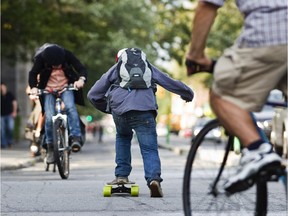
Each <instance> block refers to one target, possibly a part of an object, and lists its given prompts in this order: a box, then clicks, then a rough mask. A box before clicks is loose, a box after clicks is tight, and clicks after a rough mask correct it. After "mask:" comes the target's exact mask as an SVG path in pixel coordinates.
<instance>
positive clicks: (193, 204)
mask: <svg viewBox="0 0 288 216" xmlns="http://www.w3.org/2000/svg"><path fill="white" fill-rule="evenodd" d="M216 129H217V131H219V129H220V131H222V135H221V142H219V141H218V140H217V141H216V140H211V139H209V138H210V137H211V133H213V131H216ZM231 139H233V137H231V138H230V141H229V137H228V136H227V135H226V133H225V130H224V128H223V127H222V126H221V125H220V123H219V122H218V120H217V119H215V120H212V121H210V122H209V123H207V124H206V125H205V126H204V127H203V128H202V130H201V131H200V132H199V134H198V135H197V136H196V137H195V139H194V140H193V141H192V144H191V149H190V151H189V154H188V157H187V162H186V166H185V173H184V182H183V207H184V212H185V216H190V215H192V213H193V215H203V214H205V215H222V214H223V213H224V214H223V215H230V213H231V212H234V213H235V212H236V213H237V211H239V200H235V199H234V200H233V199H232V198H231V197H227V196H226V195H225V193H224V191H223V190H222V189H221V186H222V185H223V183H224V181H225V179H226V177H227V175H228V174H229V173H231V169H233V168H234V169H235V166H236V165H238V160H239V157H240V156H239V155H237V154H236V153H234V152H231V153H229V151H230V148H231V147H230V146H228V142H230V143H231V141H232V140H231ZM228 153H229V157H228ZM224 168H225V169H224ZM221 190H222V191H221ZM247 200H248V202H249V198H248V199H247ZM248 208H249V206H248ZM251 210H252V211H253V210H254V206H253V207H252V208H251ZM227 213H228V214H227ZM241 214H243V212H242V213H241ZM231 215H233V213H231ZM236 215H237V214H236ZM233 216H235V215H233Z"/></svg>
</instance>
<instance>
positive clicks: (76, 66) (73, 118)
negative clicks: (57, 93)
mask: <svg viewBox="0 0 288 216" xmlns="http://www.w3.org/2000/svg"><path fill="white" fill-rule="evenodd" d="M33 61H34V65H33V67H32V69H31V70H30V72H29V80H28V81H29V86H30V88H31V94H37V92H38V89H46V90H48V91H50V92H52V91H53V90H60V89H62V88H63V87H65V86H67V85H69V84H74V87H75V88H77V89H80V90H79V91H74V92H72V91H64V92H62V93H61V98H62V100H63V102H64V104H65V110H66V112H67V116H68V125H69V132H70V137H71V148H72V151H73V152H78V151H79V150H80V149H81V147H82V144H83V143H82V140H81V129H80V121H79V115H78V112H77V109H76V106H75V103H77V104H79V105H84V97H83V94H82V91H81V88H83V87H84V84H85V82H86V80H87V71H86V68H85V67H84V66H83V65H82V63H81V62H80V61H79V60H78V59H77V58H76V57H75V56H74V54H73V53H72V52H70V51H69V50H67V49H65V48H63V47H61V46H59V45H57V44H49V43H46V44H44V45H43V46H41V47H40V48H39V49H38V50H37V51H36V54H35V56H34V59H33ZM38 74H39V80H37V76H38ZM40 101H41V105H42V111H43V112H45V115H46V120H45V135H46V144H47V150H48V152H47V163H54V154H53V145H52V142H53V132H52V116H53V115H54V114H55V97H54V96H53V95H52V94H47V95H44V96H42V97H40Z"/></svg>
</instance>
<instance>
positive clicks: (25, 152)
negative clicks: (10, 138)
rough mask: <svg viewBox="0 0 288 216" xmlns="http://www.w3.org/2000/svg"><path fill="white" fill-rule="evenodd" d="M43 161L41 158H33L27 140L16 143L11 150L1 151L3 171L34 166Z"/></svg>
mask: <svg viewBox="0 0 288 216" xmlns="http://www.w3.org/2000/svg"><path fill="white" fill-rule="evenodd" d="M41 160H42V159H41V158H40V157H32V155H31V153H30V150H29V142H28V141H26V140H23V141H20V142H18V143H15V144H14V145H12V147H11V148H7V149H1V171H3V170H15V169H21V168H25V167H29V166H33V165H34V164H35V163H37V162H39V161H41Z"/></svg>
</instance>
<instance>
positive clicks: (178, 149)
mask: <svg viewBox="0 0 288 216" xmlns="http://www.w3.org/2000/svg"><path fill="white" fill-rule="evenodd" d="M158 146H159V148H162V149H167V150H169V151H172V152H174V153H175V154H177V155H184V154H188V152H189V149H186V148H181V147H173V146H171V145H169V144H162V143H159V144H158Z"/></svg>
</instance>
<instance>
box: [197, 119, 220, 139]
mask: <svg viewBox="0 0 288 216" xmlns="http://www.w3.org/2000/svg"><path fill="white" fill-rule="evenodd" d="M209 121H211V119H210V118H198V119H197V121H196V123H195V125H194V126H193V127H192V142H193V139H194V138H195V136H196V135H197V134H198V133H199V132H200V130H201V129H202V128H203V127H204V126H205V124H206V123H208V122H209ZM221 135H222V131H221V128H215V129H213V130H212V131H210V132H209V133H208V134H207V135H206V136H205V139H207V140H213V141H216V142H217V143H220V142H221Z"/></svg>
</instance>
